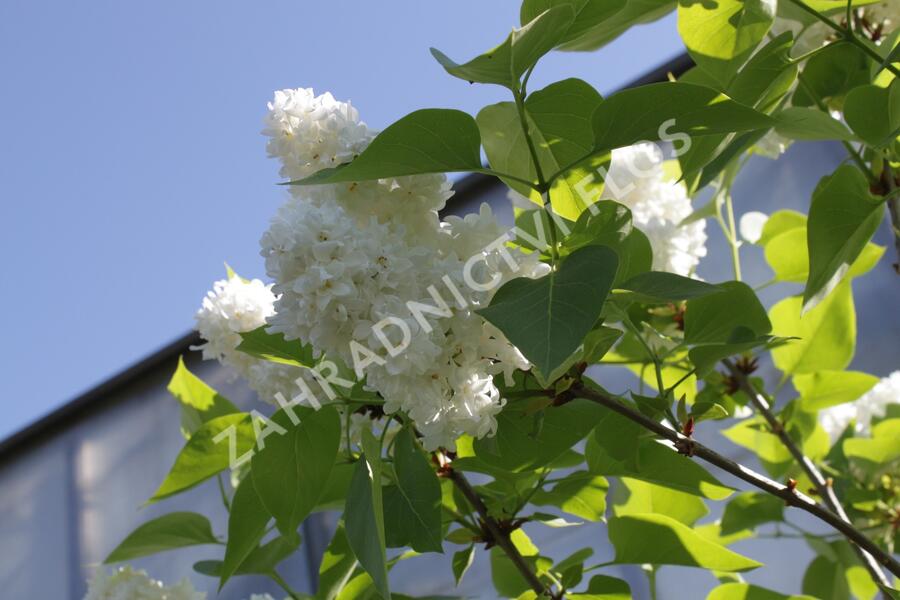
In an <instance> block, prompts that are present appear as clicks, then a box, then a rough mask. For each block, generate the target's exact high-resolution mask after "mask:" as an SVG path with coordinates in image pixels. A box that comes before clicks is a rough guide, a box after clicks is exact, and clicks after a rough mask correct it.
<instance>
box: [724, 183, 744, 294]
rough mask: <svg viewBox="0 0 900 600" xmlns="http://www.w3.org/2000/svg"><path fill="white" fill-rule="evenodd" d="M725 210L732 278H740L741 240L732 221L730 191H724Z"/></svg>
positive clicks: (732, 210) (737, 279)
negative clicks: (732, 271)
mask: <svg viewBox="0 0 900 600" xmlns="http://www.w3.org/2000/svg"><path fill="white" fill-rule="evenodd" d="M725 211H726V215H727V216H728V243H729V244H731V266H732V268H733V269H734V278H735V280H736V281H740V280H741V241H740V240H739V239H738V235H737V227H736V226H735V222H734V203H733V202H732V200H731V193H730V192H726V193H725Z"/></svg>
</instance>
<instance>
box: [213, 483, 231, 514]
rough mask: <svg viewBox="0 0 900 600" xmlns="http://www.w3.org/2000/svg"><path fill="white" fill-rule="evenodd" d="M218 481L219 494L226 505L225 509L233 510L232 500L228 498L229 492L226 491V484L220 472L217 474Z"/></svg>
mask: <svg viewBox="0 0 900 600" xmlns="http://www.w3.org/2000/svg"><path fill="white" fill-rule="evenodd" d="M216 481H217V482H218V483H219V495H220V496H221V498H222V504H224V505H225V510H227V511H228V512H231V502H229V500H228V494H226V493H225V484H224V483H222V474H221V473H218V474H217V475H216Z"/></svg>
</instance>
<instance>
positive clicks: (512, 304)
mask: <svg viewBox="0 0 900 600" xmlns="http://www.w3.org/2000/svg"><path fill="white" fill-rule="evenodd" d="M618 266H619V258H618V257H617V256H616V253H615V252H614V251H613V250H611V249H610V248H607V247H606V246H585V247H584V248H580V249H578V250H576V251H575V252H573V253H572V254H570V255H569V256H568V257H566V258H565V259H564V260H563V261H562V263H561V264H560V265H559V267H558V268H557V270H555V271H553V272H552V273H550V274H549V275H547V276H546V277H542V278H541V279H527V278H519V279H513V280H512V281H510V282H508V283H506V284H505V285H504V286H503V287H501V288H500V289H499V290H498V291H497V293H496V295H495V296H494V299H493V301H492V302H491V305H490V306H488V307H487V308H483V309H481V310H479V311H478V313H479V314H480V315H481V316H482V317H484V318H485V319H487V320H488V321H490V322H491V323H493V324H494V325H496V326H497V327H498V328H499V329H500V331H502V332H503V333H504V334H505V335H506V337H507V338H508V339H509V341H510V342H512V344H513V345H515V346H516V347H517V348H518V349H519V350H520V351H521V352H522V354H524V355H525V357H526V358H528V360H530V361H531V362H532V363H534V365H535V366H536V367H537V368H538V369H540V371H541V372H542V373H552V372H553V370H554V369H555V368H556V367H557V366H559V365H560V364H562V363H563V361H565V360H566V358H567V357H568V356H569V355H570V354H572V352H574V351H575V349H576V348H578V345H579V344H581V342H582V340H584V336H585V335H587V333H588V332H589V331H590V330H591V329H592V328H593V326H594V324H595V323H596V322H597V318H598V317H599V316H600V311H601V310H602V308H603V302H604V301H605V300H606V297H607V296H608V295H609V291H610V288H611V287H612V283H613V280H614V279H615V277H616V271H617V269H618Z"/></svg>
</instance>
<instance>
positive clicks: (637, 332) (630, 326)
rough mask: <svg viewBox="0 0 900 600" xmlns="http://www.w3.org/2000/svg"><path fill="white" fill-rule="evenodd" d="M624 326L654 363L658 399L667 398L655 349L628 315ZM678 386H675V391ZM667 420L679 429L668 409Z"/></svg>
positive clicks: (642, 376) (623, 319) (625, 316)
mask: <svg viewBox="0 0 900 600" xmlns="http://www.w3.org/2000/svg"><path fill="white" fill-rule="evenodd" d="M622 324H623V325H625V328H626V329H628V330H629V331H631V332H632V333H633V334H634V337H636V338H637V339H638V341H639V342H640V343H641V345H642V346H643V347H644V352H646V353H647V356H648V358H650V360H651V361H653V369H654V370H655V371H656V395H657V397H658V398H665V397H666V394H667V393H668V390H666V384H665V383H664V382H663V374H662V363H661V362H660V360H659V356H658V355H657V354H656V352H654V350H653V348H651V347H650V344H648V343H647V340H645V339H644V336H642V335H641V332H640V330H638V328H637V326H636V325H635V324H634V323H632V322H631V318H629V317H628V315H623V318H622ZM643 381H644V371H643V370H641V382H642V383H643ZM676 387H678V386H677V385H675V386H673V387H672V389H673V390H674V389H675V388H676ZM643 391H644V390H643V388H642V389H641V393H643ZM666 418H667V419H668V420H669V424H670V425H672V427H674V428H676V429H677V428H678V427H679V423H678V419H676V418H675V415H674V414H672V409H670V408H668V407H666Z"/></svg>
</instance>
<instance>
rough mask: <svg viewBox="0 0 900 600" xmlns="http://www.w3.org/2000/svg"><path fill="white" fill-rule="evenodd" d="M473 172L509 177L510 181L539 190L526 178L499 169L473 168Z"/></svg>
mask: <svg viewBox="0 0 900 600" xmlns="http://www.w3.org/2000/svg"><path fill="white" fill-rule="evenodd" d="M472 172H473V173H481V174H482V175H490V176H492V177H497V178H499V179H509V180H510V181H516V182H518V183H522V184H524V185H527V186H528V187H530V188H531V189H533V190H536V191H540V189H539V188H538V186H537V185H536V184H535V183H534V182H533V181H529V180H527V179H523V178H522V177H519V176H517V175H510V174H509V173H503V172H501V171H494V170H493V169H473V170H472Z"/></svg>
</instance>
